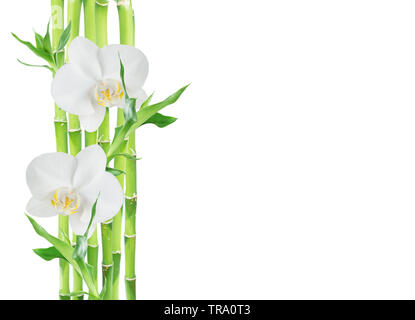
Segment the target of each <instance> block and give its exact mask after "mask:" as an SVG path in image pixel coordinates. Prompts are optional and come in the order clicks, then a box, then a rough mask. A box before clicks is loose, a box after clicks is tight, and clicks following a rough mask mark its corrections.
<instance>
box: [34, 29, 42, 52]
mask: <svg viewBox="0 0 415 320" xmlns="http://www.w3.org/2000/svg"><path fill="white" fill-rule="evenodd" d="M35 41H36V48H37V49H39V50H43V37H42V36H41V35H40V34H39V33H37V32H35Z"/></svg>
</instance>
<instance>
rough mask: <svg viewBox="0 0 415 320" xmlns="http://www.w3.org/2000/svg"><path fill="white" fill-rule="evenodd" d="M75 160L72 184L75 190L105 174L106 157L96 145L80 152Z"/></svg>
mask: <svg viewBox="0 0 415 320" xmlns="http://www.w3.org/2000/svg"><path fill="white" fill-rule="evenodd" d="M75 158H76V160H77V161H76V162H77V165H76V169H75V173H74V175H73V182H72V185H73V187H74V188H75V189H80V188H82V187H83V186H85V185H87V184H89V183H91V182H92V181H94V180H95V179H96V178H99V177H101V175H102V174H103V173H104V172H105V167H106V164H107V157H106V155H105V152H104V150H103V149H102V148H101V147H100V146H99V145H97V144H95V145H92V146H89V147H87V148H85V149H83V150H81V151H80V152H79V153H78V154H77V155H76V157H75Z"/></svg>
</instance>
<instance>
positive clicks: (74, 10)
mask: <svg viewBox="0 0 415 320" xmlns="http://www.w3.org/2000/svg"><path fill="white" fill-rule="evenodd" d="M81 6H82V0H68V7H67V10H68V12H67V14H68V19H67V22H68V23H69V22H72V28H71V35H70V38H69V41H68V46H69V45H70V43H71V41H72V40H73V39H74V38H75V37H77V36H78V35H79V25H80V19H81ZM68 118H69V127H68V134H69V150H70V154H71V155H73V156H76V155H77V154H78V152H80V151H81V149H82V131H81V125H80V123H79V118H78V116H76V115H73V114H69V116H68ZM72 241H73V242H74V243H76V235H75V234H73V235H72ZM73 291H74V292H80V291H82V276H81V275H80V274H79V273H78V272H77V271H76V270H73ZM83 299H84V296H83V295H79V296H73V297H72V300H83Z"/></svg>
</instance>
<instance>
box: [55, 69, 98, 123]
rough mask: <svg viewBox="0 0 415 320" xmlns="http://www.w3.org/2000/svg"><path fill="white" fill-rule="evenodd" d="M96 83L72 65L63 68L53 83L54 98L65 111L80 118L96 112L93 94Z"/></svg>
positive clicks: (57, 73)
mask: <svg viewBox="0 0 415 320" xmlns="http://www.w3.org/2000/svg"><path fill="white" fill-rule="evenodd" d="M95 85H96V82H95V81H94V80H93V79H91V78H88V77H86V76H85V75H84V74H83V73H81V72H80V71H79V69H78V68H77V67H75V66H74V65H72V64H66V65H64V66H63V67H61V68H60V69H59V70H58V71H57V72H56V75H55V78H54V79H53V82H52V96H53V98H54V99H55V102H56V104H57V105H58V106H59V107H60V108H61V109H63V110H65V111H67V112H69V113H72V114H76V115H78V116H86V115H90V114H92V113H93V112H94V107H93V106H92V103H91V95H92V94H91V93H92V92H93V89H94V88H95Z"/></svg>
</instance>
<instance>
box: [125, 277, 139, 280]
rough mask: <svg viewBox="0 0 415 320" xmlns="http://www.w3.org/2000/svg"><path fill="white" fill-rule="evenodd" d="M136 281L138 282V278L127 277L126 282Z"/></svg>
mask: <svg viewBox="0 0 415 320" xmlns="http://www.w3.org/2000/svg"><path fill="white" fill-rule="evenodd" d="M135 280H137V278H136V277H134V278H127V277H125V281H135Z"/></svg>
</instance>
